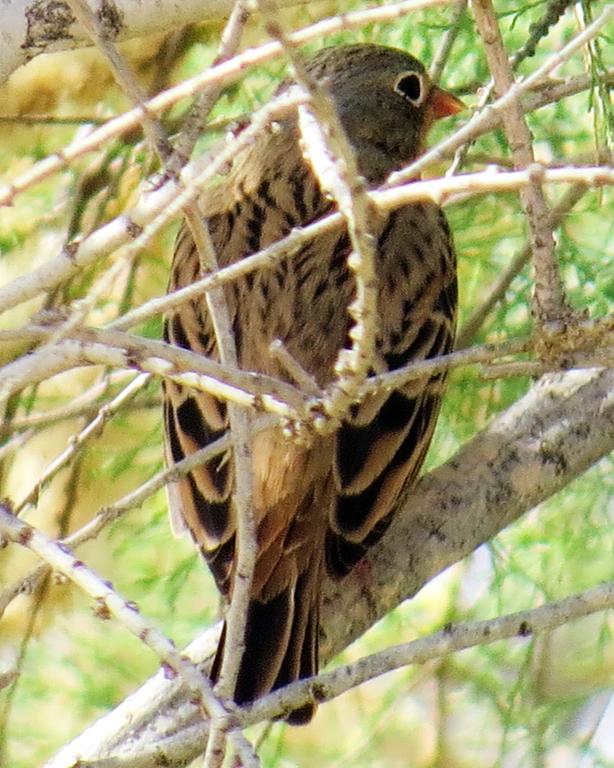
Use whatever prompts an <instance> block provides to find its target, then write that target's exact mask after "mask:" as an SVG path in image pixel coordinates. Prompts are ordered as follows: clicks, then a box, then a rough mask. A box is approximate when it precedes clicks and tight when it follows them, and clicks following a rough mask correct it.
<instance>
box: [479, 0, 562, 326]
mask: <svg viewBox="0 0 614 768" xmlns="http://www.w3.org/2000/svg"><path fill="white" fill-rule="evenodd" d="M472 7H473V13H474V16H475V20H476V23H477V26H478V31H479V33H480V36H481V38H482V42H483V43H484V48H485V50H486V58H487V60H488V66H489V67H490V71H491V73H492V77H493V82H494V87H495V93H496V94H497V96H499V97H502V96H504V95H505V94H506V93H507V92H508V91H510V90H511V89H512V88H513V87H514V77H513V75H512V69H511V66H510V64H509V62H508V59H507V54H506V52H505V46H504V44H503V37H502V36H501V30H500V29H499V24H498V23H497V17H496V14H495V10H494V7H493V4H492V1H491V0H474V2H473V6H472ZM503 127H504V129H505V133H506V134H507V139H508V142H509V145H510V149H511V150H512V157H513V158H514V164H515V166H516V168H527V167H529V166H530V165H531V164H532V163H534V162H535V153H534V152H533V137H532V136H531V131H530V130H529V126H528V125H527V122H526V120H525V118H524V113H523V110H522V107H521V105H520V101H519V100H518V99H514V100H512V101H510V103H509V104H508V105H507V107H506V108H505V109H504V110H503ZM520 202H521V203H522V207H523V209H524V212H525V214H526V216H527V222H528V226H529V232H530V240H531V250H532V253H533V266H534V269H535V292H534V297H533V304H534V306H533V314H534V316H535V320H536V322H537V323H539V324H540V325H543V324H546V323H552V322H561V321H564V320H566V319H567V320H569V319H571V317H572V313H571V309H570V307H569V306H568V305H567V301H566V299H565V293H564V290H563V283H562V280H561V275H560V271H559V265H558V261H557V259H556V253H555V245H554V236H553V234H552V227H551V221H550V211H549V210H548V205H547V203H546V198H545V195H544V190H543V188H542V186H541V184H540V182H539V180H538V179H535V180H534V181H533V182H532V183H531V184H529V185H528V186H527V187H526V188H524V189H522V190H521V191H520Z"/></svg>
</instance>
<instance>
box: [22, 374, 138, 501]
mask: <svg viewBox="0 0 614 768" xmlns="http://www.w3.org/2000/svg"><path fill="white" fill-rule="evenodd" d="M149 379H150V374H139V375H138V376H135V378H134V379H133V380H132V381H131V382H130V384H128V386H126V387H124V389H122V391H121V392H120V393H119V394H118V395H116V396H115V397H114V398H113V400H111V401H110V402H108V403H106V404H105V405H103V406H102V408H100V410H99V411H98V414H97V416H96V418H94V419H93V420H92V421H91V422H90V423H89V424H88V425H87V426H86V427H85V428H84V429H82V430H81V432H79V434H78V435H75V436H73V438H72V439H71V440H70V441H69V445H68V447H67V448H65V449H64V450H63V451H62V453H61V454H60V455H59V456H57V457H56V458H55V459H54V460H53V461H52V462H51V463H50V464H49V465H48V466H47V467H46V468H45V469H44V470H43V472H42V474H41V475H40V477H39V478H38V479H37V481H36V483H35V484H34V487H33V488H32V489H31V490H30V491H29V492H28V493H27V494H26V495H25V496H24V498H23V499H22V500H21V501H20V502H19V504H17V505H16V506H15V508H14V510H13V513H14V514H15V515H19V514H20V513H21V512H22V511H23V510H24V508H25V507H26V506H28V505H30V504H34V503H35V502H36V500H37V499H38V497H39V495H40V492H41V488H42V487H43V486H44V485H45V484H46V483H48V482H49V480H50V479H51V478H52V477H54V475H56V474H57V473H58V472H59V471H60V470H61V469H63V468H64V467H65V466H66V465H67V464H68V463H69V462H70V461H71V459H72V458H73V457H74V456H75V454H76V453H77V452H78V451H79V450H81V448H82V447H83V445H84V444H85V443H86V442H87V441H88V440H90V439H91V438H93V437H98V436H99V435H100V434H101V432H102V430H103V429H104V426H105V424H106V422H107V421H109V419H111V418H112V417H113V415H114V414H115V413H117V411H118V410H119V409H120V408H122V407H123V406H124V404H125V403H126V402H128V401H129V400H132V398H133V397H135V396H136V395H137V394H138V393H139V392H140V391H141V390H142V389H143V387H145V386H146V385H147V383H148V381H149Z"/></svg>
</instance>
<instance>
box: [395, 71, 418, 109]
mask: <svg viewBox="0 0 614 768" xmlns="http://www.w3.org/2000/svg"><path fill="white" fill-rule="evenodd" d="M394 90H395V91H396V92H397V93H398V94H399V95H400V96H402V97H403V98H404V99H407V101H409V103H410V104H413V105H414V106H415V107H419V106H420V104H421V103H422V99H423V98H424V86H423V83H422V77H421V76H420V75H419V74H418V73H417V72H403V74H401V75H399V76H398V77H397V81H396V83H395V84H394Z"/></svg>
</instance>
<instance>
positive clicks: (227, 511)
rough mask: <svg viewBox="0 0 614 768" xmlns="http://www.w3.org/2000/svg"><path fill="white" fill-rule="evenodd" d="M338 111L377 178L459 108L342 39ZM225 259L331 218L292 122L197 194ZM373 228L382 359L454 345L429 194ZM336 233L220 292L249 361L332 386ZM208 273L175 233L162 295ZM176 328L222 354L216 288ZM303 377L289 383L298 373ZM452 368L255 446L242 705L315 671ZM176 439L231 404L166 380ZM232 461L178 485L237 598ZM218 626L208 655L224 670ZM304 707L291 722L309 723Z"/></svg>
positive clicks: (335, 61) (335, 77)
mask: <svg viewBox="0 0 614 768" xmlns="http://www.w3.org/2000/svg"><path fill="white" fill-rule="evenodd" d="M308 69H309V71H310V72H311V73H312V75H313V76H314V77H315V78H317V79H318V80H319V81H321V82H322V84H323V87H324V88H326V89H327V90H328V92H329V93H330V96H331V97H332V99H333V101H334V104H335V106H336V109H337V112H338V115H339V118H340V120H341V124H342V125H343V127H344V129H345V131H346V134H347V136H348V138H349V141H350V143H351V144H352V146H353V148H354V150H355V152H356V158H357V164H358V168H359V171H360V173H361V174H362V175H363V176H364V177H365V179H366V180H367V183H368V185H369V186H371V187H373V186H377V185H378V184H380V183H381V182H382V181H384V179H385V178H386V176H387V175H388V174H389V173H390V172H392V171H394V170H395V169H397V168H400V167H401V166H402V165H404V164H407V163H409V162H410V161H411V160H413V159H414V158H415V157H416V156H417V155H419V154H420V152H421V151H422V150H423V148H424V142H425V136H426V133H427V131H428V129H429V127H430V125H431V124H432V122H433V121H434V120H436V119H437V118H440V117H445V116H447V115H451V114H454V113H455V112H458V111H459V109H460V108H461V107H462V106H463V105H462V102H460V101H459V100H458V99H456V98H455V97H454V96H452V95H451V94H450V93H447V92H446V91H444V90H442V89H440V88H438V87H437V86H435V85H432V84H431V82H430V80H429V77H428V75H427V74H426V72H425V69H424V67H423V65H422V64H421V63H420V62H418V61H417V60H416V59H415V58H413V57H412V56H410V55H408V54H407V53H405V52H404V51H401V50H397V49H394V48H388V47H384V46H380V45H366V44H361V45H349V46H336V47H331V48H327V49H324V50H322V51H320V52H319V53H318V54H317V55H315V56H314V57H313V59H312V60H311V61H310V62H309V64H308ZM201 206H202V211H203V215H204V217H205V219H206V221H207V223H208V226H209V230H210V233H211V238H212V241H213V244H214V246H215V249H216V252H217V258H218V262H219V264H220V266H226V265H228V264H231V263H234V262H236V261H238V260H240V259H242V258H244V257H245V256H248V255H249V254H252V253H254V252H256V251H258V250H260V249H262V248H264V247H266V246H267V245H269V244H270V243H273V242H275V241H277V240H279V239H280V238H281V237H283V236H284V235H287V234H288V233H289V231H290V230H291V229H292V228H293V227H296V226H300V225H304V224H307V223H309V222H311V221H313V220H315V219H317V218H319V217H321V216H322V215H323V214H326V213H327V212H329V211H330V210H331V209H332V208H333V206H334V203H333V202H332V201H331V200H330V198H329V197H328V196H327V195H326V194H325V193H323V191H322V190H321V189H320V187H319V184H318V181H317V179H316V176H315V175H314V173H313V171H312V169H311V167H310V165H309V163H308V161H307V160H306V159H305V158H304V157H303V154H302V152H301V148H300V142H299V131H298V124H297V119H296V118H294V119H290V118H288V119H284V120H283V121H282V122H280V123H279V124H277V125H276V126H275V128H274V129H269V130H263V131H262V133H261V134H260V135H259V136H258V138H257V140H256V141H255V142H254V143H253V144H252V145H250V146H249V147H248V148H246V149H244V150H243V151H241V152H240V153H239V154H238V155H237V157H236V158H235V160H234V161H233V165H232V168H231V170H230V172H229V173H228V175H227V176H226V177H225V178H224V179H223V180H222V181H221V182H220V183H219V184H218V185H217V186H215V187H214V188H212V189H210V190H207V191H206V192H205V193H204V195H203V199H202V200H201ZM371 229H372V233H373V235H374V236H375V237H376V240H377V259H376V269H377V278H378V290H379V295H378V310H379V311H378V314H379V318H378V321H379V326H378V329H377V341H376V349H377V360H376V361H374V363H373V369H374V370H377V371H378V372H381V371H385V370H392V369H395V368H398V367H399V366H402V365H405V364H407V363H409V362H411V361H414V360H422V359H424V358H429V357H434V356H436V355H440V354H444V353H446V352H449V351H450V350H451V349H452V346H453V340H454V332H455V323H456V303H457V286H456V263H455V254H454V247H453V243H452V238H451V235H450V230H449V228H448V225H447V223H446V220H445V217H444V215H443V213H442V211H441V210H440V209H439V208H438V207H437V206H436V205H434V204H433V203H430V202H421V203H415V204H412V205H405V206H404V207H402V208H399V209H397V210H395V211H393V212H392V213H390V214H387V215H381V216H380V217H378V218H377V220H375V221H373V222H371ZM350 250H351V248H350V241H349V238H348V235H347V233H346V232H345V231H343V230H337V231H335V232H331V233H328V234H324V235H322V236H320V237H318V238H316V239H314V240H313V241H311V242H310V243H308V244H307V245H305V246H304V247H303V248H302V249H301V250H300V251H299V252H298V253H296V254H295V255H294V256H293V257H291V258H289V259H285V260H281V261H280V262H279V263H277V264H276V265H275V266H274V267H271V268H267V269H263V270H261V271H258V272H252V273H250V274H248V275H246V276H245V277H244V278H243V279H241V280H238V281H236V282H234V283H233V284H232V285H230V286H229V287H227V288H226V297H227V301H228V306H229V311H230V315H231V319H232V323H233V328H234V333H235V340H236V345H237V354H238V359H239V363H240V365H241V367H242V368H243V369H244V370H248V371H257V372H261V373H266V374H268V375H271V376H276V377H281V378H284V379H286V380H289V378H288V373H287V372H286V371H285V370H284V368H283V366H281V365H280V363H279V361H278V359H277V358H276V357H274V356H272V355H271V353H270V349H269V347H270V344H271V342H273V341H274V340H276V339H280V340H281V341H282V342H283V344H284V345H285V347H286V349H287V350H288V352H289V353H290V354H291V355H292V357H293V358H294V359H295V360H296V361H297V362H298V363H299V364H300V365H301V366H302V368H303V369H304V370H305V371H307V372H308V373H309V374H311V376H312V377H313V378H314V379H315V380H316V381H317V383H318V384H319V385H320V386H322V387H324V386H325V385H326V384H328V383H330V382H331V380H333V378H334V363H335V360H336V359H337V355H338V353H339V350H340V349H342V348H343V347H344V346H345V347H348V346H350V340H349V337H348V331H349V329H350V328H351V325H352V321H351V319H350V317H349V315H348V311H347V308H348V305H349V304H350V303H351V301H352V300H353V297H354V290H355V288H354V278H353V276H352V273H351V272H350V271H349V269H348V266H347V258H348V255H349V253H350ZM199 277H200V266H199V258H198V254H197V252H196V248H195V246H194V243H193V241H192V238H191V235H190V232H189V230H188V229H187V227H185V226H184V227H183V229H182V230H181V231H180V233H179V235H178V238H177V241H176V245H175V253H174V261H173V265H172V272H171V277H170V284H169V291H175V290H177V289H179V288H182V287H184V286H186V285H189V284H190V283H192V282H193V281H195V280H196V279H198V278H199ZM164 333H165V339H166V341H168V342H170V343H171V344H175V345H177V346H180V347H184V348H186V349H189V350H192V351H195V352H199V353H200V354H202V355H205V356H207V357H211V358H216V355H217V351H216V342H215V336H214V332H213V329H212V324H211V321H210V318H209V316H208V313H207V306H206V301H205V297H204V296H202V297H199V298H197V299H195V300H192V301H189V302H186V303H185V304H183V305H181V306H180V307H179V308H177V309H176V310H172V311H171V312H170V313H169V314H168V316H167V317H166V318H165V332H164ZM292 383H294V382H292ZM442 388H443V377H442V376H433V377H430V378H429V377H428V376H427V377H424V378H422V379H419V380H413V381H411V382H410V383H408V384H407V385H405V386H402V387H400V388H399V389H397V390H394V391H392V392H390V393H384V394H381V395H377V396H372V397H370V398H368V399H366V400H364V401H363V402H361V403H357V404H355V405H354V406H352V408H351V411H350V413H349V414H348V415H347V418H346V420H345V422H344V423H343V424H342V426H341V427H340V428H339V429H338V431H336V433H335V434H333V435H331V436H321V437H316V438H315V439H314V442H313V443H312V444H310V445H309V446H305V445H299V444H296V443H294V442H292V441H290V440H288V439H286V438H285V437H284V436H283V434H282V432H281V429H280V428H272V429H270V430H268V431H265V432H261V433H260V434H258V435H257V436H256V437H255V438H254V441H253V462H252V468H253V507H254V514H255V517H256V521H257V529H258V533H257V537H258V542H257V543H258V557H257V563H256V568H255V573H254V579H253V585H252V590H251V602H250V606H249V612H248V616H247V629H246V636H245V652H244V655H243V659H242V662H241V665H240V670H239V674H238V679H237V683H236V687H235V691H234V699H235V701H236V702H237V703H245V702H249V701H253V700H254V699H255V698H258V697H259V696H262V695H264V694H266V693H268V692H269V691H270V690H272V689H275V688H279V687H281V686H283V685H285V684H287V683H290V682H292V681H294V680H297V679H299V678H304V677H308V676H310V675H313V674H315V673H316V672H317V669H318V615H319V607H320V587H321V582H322V579H323V577H324V575H325V574H326V573H327V574H328V575H330V576H331V577H333V578H335V579H338V578H341V577H343V576H344V575H345V574H347V573H348V572H349V571H350V569H351V568H352V567H353V566H354V565H355V563H357V562H358V561H359V560H360V559H361V558H362V557H363V555H364V553H365V552H366V550H367V548H368V547H369V546H370V545H371V544H372V543H373V542H374V541H376V540H377V539H378V538H379V537H380V536H381V535H382V533H383V531H384V530H385V528H386V526H387V525H388V523H389V522H390V517H391V514H392V512H393V510H394V506H395V501H396V500H397V498H398V496H399V493H400V492H401V490H402V489H403V488H404V487H405V486H407V484H409V483H411V482H413V481H414V479H415V478H416V476H417V473H418V471H419V469H420V466H421V464H422V462H423V460H424V457H425V454H426V451H427V448H428V446H429V443H430V440H431V436H432V434H433V429H434V427H435V422H436V419H437V415H438V412H439V404H440V398H441V392H442ZM164 400H165V404H164V410H165V431H166V446H167V456H168V460H169V462H171V463H172V462H177V461H180V460H181V459H183V458H185V457H186V456H189V455H190V454H191V453H193V452H194V451H196V450H197V449H199V448H201V447H203V446H205V445H207V444H208V443H210V442H212V441H214V440H216V439H217V438H219V437H220V436H221V435H222V434H223V433H224V432H225V430H226V429H227V428H228V420H227V413H226V406H225V404H224V403H223V402H220V401H218V400H216V399H215V398H214V397H212V396H209V395H207V394H203V393H202V392H196V391H191V390H190V389H188V388H185V387H181V386H178V385H177V384H175V383H172V382H168V381H167V382H165V384H164ZM232 499H233V471H232V456H231V455H223V456H219V457H217V458H215V459H213V460H211V461H210V462H209V463H207V464H205V465H203V466H201V467H199V468H198V469H195V470H193V471H192V472H190V473H189V474H188V475H187V476H185V477H184V478H183V479H181V480H179V481H178V482H176V483H174V484H172V486H171V488H170V501H171V507H172V509H171V512H172V514H173V515H174V516H180V517H181V518H182V520H183V522H184V525H185V526H186V527H187V528H188V529H189V531H190V532H191V534H192V537H193V539H194V541H195V542H196V544H197V545H198V547H199V548H200V549H201V551H202V553H203V555H204V557H205V559H206V560H207V562H208V564H209V567H210V568H211V571H212V572H213V575H214V577H215V580H216V582H217V585H218V587H219V589H220V591H221V592H222V594H223V595H224V596H225V597H227V598H229V597H230V596H231V595H232V588H233V575H234V570H233V569H234V563H235V527H236V520H235V513H234V510H233V501H232ZM223 653H224V634H223V635H222V639H221V641H220V645H219V648H218V653H217V657H216V660H215V662H214V665H213V672H212V679H213V680H214V681H215V680H216V679H217V676H218V674H219V670H220V666H221V661H222V658H223ZM312 713H313V706H311V705H308V706H305V707H303V708H302V709H300V710H297V711H295V712H293V713H291V714H290V715H289V717H288V720H289V722H292V723H301V722H307V721H308V720H309V719H310V718H311V715H312Z"/></svg>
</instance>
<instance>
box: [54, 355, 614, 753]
mask: <svg viewBox="0 0 614 768" xmlns="http://www.w3.org/2000/svg"><path fill="white" fill-rule="evenodd" d="M612 392H614V370H595V369H593V370H587V371H572V372H568V373H565V374H560V375H559V374H557V375H554V376H549V377H546V378H544V379H543V380H542V381H540V382H538V383H537V384H536V385H535V386H534V387H533V389H532V390H531V391H530V392H529V393H528V394H527V395H525V397H523V398H521V399H520V400H519V401H518V402H517V403H515V404H514V405H513V406H512V407H511V408H510V409H509V410H508V411H506V412H505V413H503V414H501V415H500V416H499V417H498V418H496V419H495V420H494V421H493V422H492V423H491V425H490V426H489V427H488V428H487V429H486V430H484V432H482V433H480V434H479V435H477V436H476V437H475V438H474V439H473V440H471V441H470V442H469V443H468V444H467V445H465V446H464V447H463V448H461V450H460V451H459V452H458V453H457V454H456V455H455V456H454V457H453V458H452V459H450V460H449V461H448V462H447V463H446V464H444V465H443V466H441V467H439V468H438V469H437V470H435V471H433V472H431V473H429V474H428V475H426V476H425V477H424V478H422V480H421V481H420V483H419V484H418V486H417V487H416V488H415V489H414V490H413V491H412V492H411V493H410V494H408V495H406V496H405V498H404V499H403V500H402V502H401V505H400V514H399V515H398V516H397V518H396V520H395V522H394V524H393V526H392V527H391V529H390V530H389V532H388V534H387V535H386V536H385V537H384V538H383V539H382V541H381V542H380V543H379V544H378V545H377V546H376V547H375V548H374V549H373V550H372V551H371V553H370V554H369V561H370V578H369V580H368V583H365V579H364V578H361V577H360V575H358V574H351V575H350V576H349V577H348V578H347V579H345V580H344V581H343V582H341V583H340V584H332V583H329V584H328V585H327V587H326V590H325V597H324V603H323V608H322V627H323V636H322V638H321V659H322V662H325V661H327V660H330V659H331V658H332V657H333V656H334V655H335V654H336V653H338V652H339V651H340V650H341V649H342V648H344V647H345V646H347V645H348V644H349V643H351V642H352V641H353V640H354V639H356V638H357V637H359V636H360V635H362V634H363V633H364V632H365V631H366V629H367V628H368V627H370V626H371V625H372V624H373V623H374V622H375V621H377V620H378V619H379V618H381V617H382V616H383V615H385V614H386V613H388V612H389V611H390V610H391V609H392V608H394V607H395V606H396V605H398V604H399V603H401V602H402V601H403V600H405V599H407V598H408V597H411V596H412V595H414V594H416V592H417V591H418V590H419V589H420V588H421V587H422V586H423V585H424V584H425V583H426V582H427V581H429V580H430V579H431V578H433V577H434V576H435V575H436V574H437V573H439V572H441V571H442V570H443V569H444V568H446V567H448V566H449V565H450V564H452V563H454V562H457V561H458V560H460V559H462V558H463V557H466V556H467V555H468V554H470V553H471V552H472V551H473V550H474V549H475V548H476V547H478V546H479V545H480V544H482V543H484V542H485V541H488V540H489V539H491V538H492V537H493V536H495V535H496V534H497V533H498V532H499V531H500V530H502V529H503V528H504V527H505V526H507V525H509V524H510V523H511V522H512V521H513V520H515V519H517V518H518V517H520V516H521V515H522V514H524V513H525V512H527V511H528V510H530V509H531V508H533V507H534V506H535V505H536V504H539V503H540V502H542V501H544V500H545V499H547V498H549V497H550V496H552V495H553V494H555V493H557V492H558V491H560V490H561V489H562V488H564V487H565V486H566V485H567V484H568V483H569V482H571V480H572V479H573V478H575V477H577V476H578V475H579V474H581V473H582V472H584V471H585V470H586V469H587V468H588V467H590V466H591V465H592V464H594V463H595V462H596V461H598V460H599V459H600V458H602V457H603V456H605V455H606V454H607V453H608V452H609V451H611V450H612V449H613V448H614V397H613V396H612ZM476 489H479V492H478V493H476ZM186 652H187V654H188V655H189V656H190V658H192V659H194V660H196V661H198V662H200V661H203V660H206V659H208V658H210V656H211V654H212V652H213V630H210V631H208V632H206V633H204V634H203V635H202V636H201V637H200V638H198V639H197V640H196V641H195V642H194V643H192V645H191V646H190V647H189V649H188V650H187V651H186ZM177 724H179V725H177ZM205 732H206V726H205V724H204V723H202V721H200V719H199V713H198V710H197V709H196V708H195V707H194V706H193V705H192V704H190V703H189V701H188V697H187V696H186V694H185V693H184V692H183V691H182V689H181V687H180V685H179V683H177V682H172V681H168V680H165V679H164V677H163V675H161V674H158V675H157V676H156V677H154V678H152V679H151V680H150V681H149V682H147V683H146V684H145V685H144V686H143V687H142V688H141V689H140V690H139V691H137V692H136V693H135V694H133V695H132V696H130V697H129V698H128V699H126V700H125V701H124V702H123V703H122V704H121V705H120V706H119V707H118V708H117V709H116V710H115V711H113V712H111V713H110V714H108V715H107V716H105V717H104V718H102V719H101V720H100V721H99V722H98V723H97V724H96V725H94V726H93V727H92V728H90V729H88V730H87V731H86V732H85V733H84V734H82V735H81V736H80V737H78V738H77V739H76V740H75V741H74V742H73V743H72V744H71V745H68V746H67V747H66V748H64V749H63V750H62V751H61V752H60V753H59V754H58V755H57V756H56V757H55V758H54V759H52V760H51V762H50V763H48V768H69V766H75V765H76V760H77V759H81V760H83V761H85V760H88V761H91V762H92V764H93V765H96V761H98V760H102V759H103V758H110V757H111V756H114V757H116V758H118V759H119V757H120V756H121V757H122V759H124V760H125V761H126V762H125V763H123V764H124V765H130V766H131V768H132V766H137V765H138V764H139V762H138V760H139V759H141V758H142V759H144V757H145V755H146V754H147V753H148V752H149V753H150V754H151V752H150V751H151V750H152V749H155V751H156V754H157V755H161V756H163V757H164V759H166V760H167V761H168V765H173V766H180V765H186V764H187V763H188V762H189V761H190V760H191V759H193V758H194V757H195V755H196V754H197V753H198V750H199V749H202V744H203V741H202V739H203V734H204V733H205ZM199 739H200V741H199ZM198 745H199V746H198ZM130 755H132V756H134V755H140V758H135V759H133V758H130V759H129V756H130ZM141 764H143V763H141Z"/></svg>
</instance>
